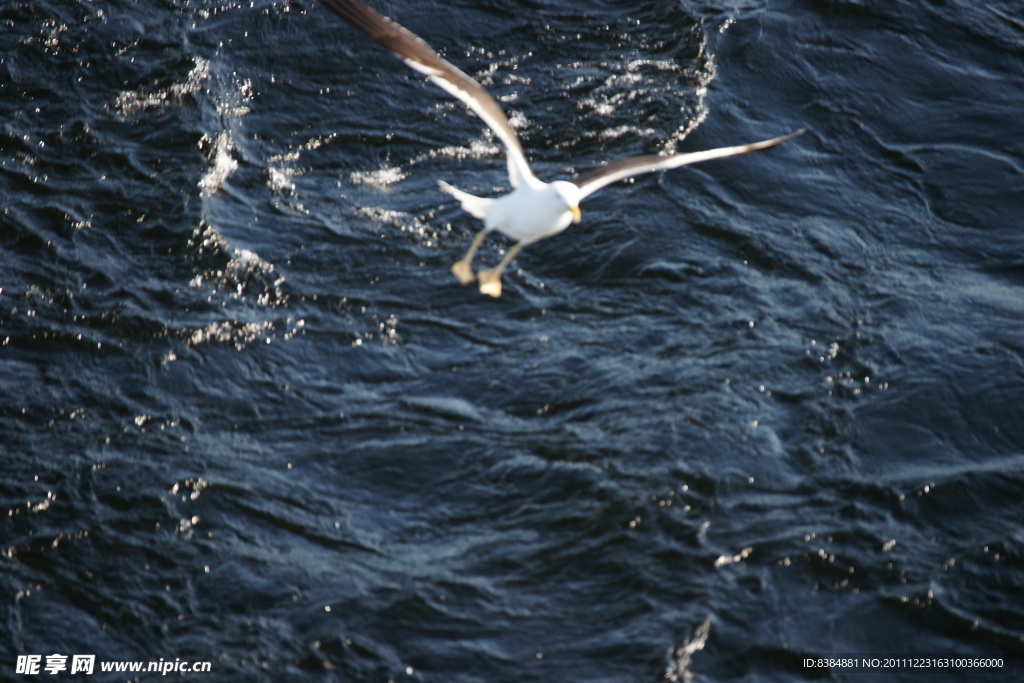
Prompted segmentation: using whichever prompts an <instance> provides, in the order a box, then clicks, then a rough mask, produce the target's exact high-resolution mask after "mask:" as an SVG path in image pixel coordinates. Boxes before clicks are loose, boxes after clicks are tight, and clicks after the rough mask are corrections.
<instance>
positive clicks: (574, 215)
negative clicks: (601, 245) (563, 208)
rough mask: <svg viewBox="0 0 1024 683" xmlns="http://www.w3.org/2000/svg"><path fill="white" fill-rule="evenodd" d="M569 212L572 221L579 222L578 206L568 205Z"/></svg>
mask: <svg viewBox="0 0 1024 683" xmlns="http://www.w3.org/2000/svg"><path fill="white" fill-rule="evenodd" d="M569 213H571V214H572V222H573V223H579V222H580V207H578V206H570V207H569Z"/></svg>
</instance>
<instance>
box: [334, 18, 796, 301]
mask: <svg viewBox="0 0 1024 683" xmlns="http://www.w3.org/2000/svg"><path fill="white" fill-rule="evenodd" d="M323 2H324V4H325V5H327V6H328V7H329V8H331V9H332V10H334V11H335V12H337V13H338V14H340V15H341V16H342V17H343V18H345V19H346V20H347V21H348V22H349V23H351V24H352V25H353V26H355V27H356V28H358V29H359V30H361V31H362V32H363V33H365V34H366V35H367V36H369V37H370V38H372V39H373V40H375V41H376V42H378V43H380V44H381V45H383V46H384V47H386V48H388V49H389V50H391V51H392V52H394V53H395V54H396V55H398V56H399V57H400V58H401V59H402V60H403V61H404V62H405V63H406V64H408V65H409V66H411V67H412V68H414V69H416V70H417V71H419V72H421V73H423V74H426V76H427V77H428V78H429V79H430V80H431V81H433V82H434V83H436V84H437V85H439V86H440V87H442V88H444V90H446V91H447V92H448V93H449V94H450V95H452V96H453V97H455V98H457V99H459V100H461V101H462V102H463V103H465V104H466V105H467V106H468V107H469V108H470V109H472V110H473V111H474V112H476V114H477V115H478V116H480V118H482V119H483V120H484V122H485V123H486V124H487V125H488V126H489V127H490V128H491V130H493V131H494V133H495V135H497V136H498V138H499V139H500V140H501V142H502V144H504V146H505V150H506V154H507V156H508V173H509V182H510V184H511V185H512V187H513V190H512V192H510V193H509V194H506V195H503V196H501V197H497V198H486V197H477V196H474V195H471V194H468V193H466V192H463V191H462V190H458V189H456V188H454V187H452V186H451V185H449V184H448V183H445V182H443V181H441V182H440V185H441V189H443V190H444V191H445V192H447V193H449V194H451V195H452V196H453V197H455V198H456V199H458V200H459V202H460V203H461V204H462V208H463V209H464V210H465V211H466V212H467V213H469V214H471V215H472V216H475V217H476V218H479V219H481V220H483V221H484V229H483V230H481V231H480V233H478V234H477V236H476V238H474V240H473V244H472V245H471V246H470V247H469V251H467V252H466V255H465V256H464V257H463V258H462V259H460V260H459V261H457V262H456V263H455V265H453V266H452V272H453V273H454V274H455V276H456V277H457V278H459V281H460V282H462V284H468V283H470V282H472V281H473V280H474V279H477V280H479V283H480V291H481V292H483V293H484V294H489V295H491V296H495V297H496V296H501V273H502V271H504V270H505V267H506V266H508V264H509V263H510V262H511V261H512V259H513V258H515V256H516V254H518V253H519V250H520V249H522V248H523V247H524V246H526V245H527V244H530V243H532V242H536V241H537V240H540V239H544V238H545V237H551V236H552V235H557V234H558V233H560V232H562V231H563V230H565V229H566V228H567V227H569V225H570V224H571V223H575V222H579V220H580V208H579V205H580V202H581V201H583V199H584V198H586V197H587V196H588V195H590V194H592V193H594V192H596V191H597V190H599V189H601V188H602V187H604V186H605V185H610V184H611V183H614V182H617V181H619V180H623V179H625V178H631V177H633V176H636V175H640V174H643V173H651V172H653V171H662V170H666V169H670V168H677V167H679V166H685V165H686V164H694V163H697V162H700V161H708V160H710V159H721V158H724V157H731V156H738V155H741V154H750V153H752V152H758V151H761V150H763V149H768V148H770V147H774V146H776V145H778V144H781V143H783V142H785V141H786V140H789V139H791V138H794V137H796V136H797V135H800V134H801V133H803V132H804V129H802V128H801V129H800V130H798V131H796V132H794V133H790V134H789V135H784V136H782V137H778V138H773V139H771V140H765V141H763V142H755V143H752V144H749V145H739V146H736V147H722V148H719V149H712V150H707V151H704V152H691V153H688V154H673V155H668V156H661V155H645V156H636V157H629V158H626V159H621V160H619V161H616V162H612V163H610V164H607V165H605V166H602V167H600V168H597V169H595V170H593V171H590V172H589V173H585V174H583V175H581V176H579V177H577V178H574V179H573V180H572V181H565V180H556V181H555V182H553V183H546V182H544V181H542V180H540V179H538V178H537V176H535V175H534V174H533V171H532V170H531V169H530V164H529V162H528V161H527V160H526V155H525V154H524V153H523V148H522V145H521V144H520V143H519V138H518V137H516V134H515V131H513V130H512V126H511V125H510V124H509V122H508V119H507V118H506V117H505V113H504V112H503V111H502V110H501V107H499V106H498V103H497V102H495V101H494V98H493V97H491V96H490V95H489V94H488V93H487V91H486V90H484V89H483V87H481V86H480V84H479V83H477V82H476V81H475V80H473V79H472V78H470V77H469V76H467V75H466V74H465V73H463V72H462V71H460V70H459V69H457V68H455V67H454V66H452V65H451V64H450V63H448V62H447V61H445V60H444V59H443V58H442V57H441V56H440V55H439V54H437V52H436V51H435V50H434V49H433V48H432V47H430V46H429V45H427V43H425V42H424V41H423V40H422V39H420V38H419V37H417V36H416V35H414V34H413V33H412V32H410V31H408V30H407V29H405V28H403V27H402V26H399V25H398V24H396V23H395V22H393V21H391V20H390V19H388V18H387V17H385V16H383V15H381V14H379V13H378V12H376V11H375V10H373V9H371V8H369V7H367V6H366V5H364V4H363V3H362V2H359V0H323ZM493 231H498V232H500V233H502V234H504V235H506V236H508V237H510V238H511V239H513V240H515V244H514V245H513V246H512V248H511V249H509V251H508V253H507V254H505V258H503V259H502V260H501V263H499V264H498V266H497V267H496V268H493V269H490V270H481V271H480V272H479V273H477V275H476V277H475V278H474V275H473V270H472V267H471V265H470V264H471V262H472V259H473V256H474V255H476V251H477V249H479V247H480V244H481V243H482V242H483V240H484V238H485V237H486V236H487V234H488V233H490V232H493Z"/></svg>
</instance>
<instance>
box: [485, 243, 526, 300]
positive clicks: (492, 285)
mask: <svg viewBox="0 0 1024 683" xmlns="http://www.w3.org/2000/svg"><path fill="white" fill-rule="evenodd" d="M522 248H523V244H522V243H521V242H517V243H516V244H513V245H512V248H511V249H509V250H508V253H507V254H505V258H503V259H501V263H499V264H498V267H497V268H492V269H490V270H481V271H480V272H479V273H477V277H478V278H479V280H480V292H481V293H483V294H490V295H491V296H493V297H495V298H497V297H499V296H501V273H502V271H503V270H505V267H506V266H508V264H509V263H510V262H511V261H512V259H514V258H515V257H516V254H518V253H519V250H520V249H522Z"/></svg>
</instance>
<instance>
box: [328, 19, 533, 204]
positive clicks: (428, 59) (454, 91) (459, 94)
mask: <svg viewBox="0 0 1024 683" xmlns="http://www.w3.org/2000/svg"><path fill="white" fill-rule="evenodd" d="M323 3H324V4H325V5H327V6H328V7H329V8H331V9H332V10H334V11H335V12H337V13H338V14H340V15H341V16H342V17H343V18H344V19H345V20H347V21H348V22H349V23H350V24H352V25H353V26H355V27H356V28H358V29H359V30H360V31H362V32H363V33H365V34H366V35H367V36H369V37H370V38H372V39H373V40H375V41H376V42H378V43H380V44H381V45H383V46H384V47H386V48H387V49H389V50H391V51H392V52H394V53H395V54H396V55H398V56H399V57H401V59H402V61H404V62H405V63H406V64H408V65H409V66H411V67H412V68H414V69H416V70H417V71H419V72H420V73H423V74H426V76H427V77H428V78H429V79H430V80H432V81H433V82H434V83H436V84H437V85H439V86H441V87H442V88H444V89H445V90H446V91H447V92H448V94H450V95H451V96H453V97H455V98H457V99H459V100H461V101H462V102H463V103H465V104H466V106H468V107H469V108H470V109H472V110H473V111H474V112H476V113H477V115H478V116H479V117H480V118H482V119H483V120H484V122H485V123H486V124H487V125H488V126H489V127H490V128H491V130H493V131H494V133H495V134H496V135H497V136H498V138H499V139H500V140H501V141H502V142H503V143H504V145H505V148H506V150H507V153H508V167H509V180H510V181H511V183H512V185H513V186H516V185H518V184H519V181H520V180H526V181H527V182H529V181H531V180H536V176H534V175H533V172H532V171H531V170H530V164H529V163H528V162H527V161H526V155H525V154H524V153H523V147H522V145H521V144H520V143H519V138H517V137H516V134H515V131H513V130H512V126H511V125H509V122H508V118H507V117H506V116H505V112H503V111H502V110H501V107H499V106H498V103H497V102H495V101H494V98H493V97H491V96H490V95H489V94H487V91H486V90H484V89H483V87H482V86H481V85H480V84H479V83H477V82H476V81H475V80H473V79H472V78H470V77H469V76H467V75H466V74H465V73H463V72H462V71H460V70H458V69H456V68H455V67H454V66H452V65H451V64H450V63H448V62H447V61H446V60H444V59H443V58H442V57H441V56H440V55H439V54H437V51H436V50H434V48H432V47H430V46H429V45H427V43H426V42H424V41H423V39H421V38H419V37H418V36H416V35H415V34H414V33H412V32H411V31H409V30H408V29H405V28H403V27H402V26H399V25H398V24H396V23H395V22H394V21H392V20H390V19H388V18H387V17H385V16H383V15H381V14H380V13H378V12H377V11H375V10H373V9H371V8H369V7H367V6H366V5H364V4H363V3H361V2H358V0H323Z"/></svg>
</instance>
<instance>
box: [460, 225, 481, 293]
mask: <svg viewBox="0 0 1024 683" xmlns="http://www.w3.org/2000/svg"><path fill="white" fill-rule="evenodd" d="M485 237H487V231H486V230H481V231H480V232H478V233H477V234H476V237H474V238H473V243H472V244H471V245H469V250H468V251H467V252H466V255H465V256H463V257H462V258H461V259H459V260H458V261H456V262H455V264H454V265H453V266H452V273H454V275H455V277H457V278H459V282H461V283H462V284H464V285H468V284H469V283H470V282H472V281H473V269H472V268H471V267H470V265H469V263H470V261H472V260H473V257H474V256H475V255H476V250H477V249H479V248H480V245H481V244H483V241H484V238H485Z"/></svg>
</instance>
